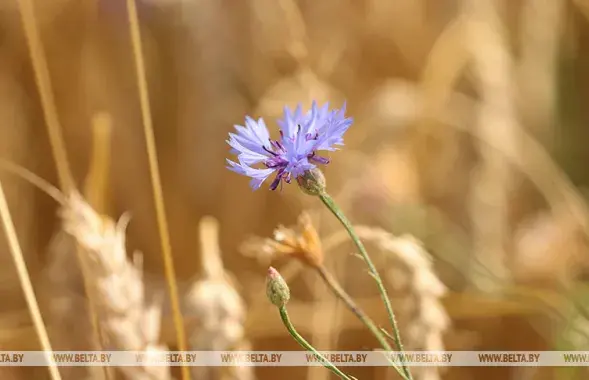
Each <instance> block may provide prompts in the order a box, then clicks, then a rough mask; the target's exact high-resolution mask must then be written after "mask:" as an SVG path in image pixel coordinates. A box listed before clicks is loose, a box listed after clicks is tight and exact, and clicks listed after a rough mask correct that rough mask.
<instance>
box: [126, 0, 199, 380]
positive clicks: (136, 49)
mask: <svg viewBox="0 0 589 380" xmlns="http://www.w3.org/2000/svg"><path fill="white" fill-rule="evenodd" d="M127 9H128V13H129V25H130V32H131V41H132V44H133V56H134V58H135V70H136V73H137V85H138V86H139V100H140V104H141V115H142V119H143V127H144V134H145V143H146V148H147V157H148V161H149V172H150V173H151V183H152V190H153V199H154V202H155V211H156V218H157V224H158V229H159V235H160V241H161V249H162V258H163V260H164V269H165V274H166V281H167V283H168V290H169V292H170V303H171V305H172V313H173V316H174V325H175V327H176V335H177V345H178V350H180V351H186V347H187V344H186V334H185V331H184V322H183V320H182V312H181V310H180V297H179V296H178V285H177V284H176V273H175V270H174V260H173V257H172V246H171V243H170V232H169V229H168V222H167V220H166V209H165V205H164V196H163V189H162V183H161V178H160V172H159V167H158V159H157V149H156V145H155V134H154V131H153V122H152V119H151V112H150V107H149V93H148V90H147V81H146V75H145V63H144V62H143V53H142V45H141V32H140V29H139V20H138V16H137V7H136V4H135V1H134V0H127ZM182 378H183V379H184V380H189V379H190V371H189V369H188V367H186V366H184V365H183V366H182Z"/></svg>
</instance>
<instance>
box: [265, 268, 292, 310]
mask: <svg viewBox="0 0 589 380" xmlns="http://www.w3.org/2000/svg"><path fill="white" fill-rule="evenodd" d="M266 296H267V297H268V299H269V300H270V302H272V304H274V305H275V306H278V307H282V306H284V305H286V303H287V302H288V300H289V299H290V289H289V288H288V285H287V284H286V281H284V278H282V276H281V275H280V273H278V271H277V270H276V269H274V268H273V267H270V268H268V276H267V277H266Z"/></svg>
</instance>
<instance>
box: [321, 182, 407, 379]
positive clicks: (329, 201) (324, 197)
mask: <svg viewBox="0 0 589 380" xmlns="http://www.w3.org/2000/svg"><path fill="white" fill-rule="evenodd" d="M319 198H320V199H321V201H322V202H323V204H325V206H327V208H328V209H329V211H331V212H332V213H333V215H335V217H336V218H337V219H338V220H339V221H340V222H341V224H342V225H343V226H344V228H345V229H346V231H348V234H349V235H350V237H351V238H352V241H353V242H354V244H355V245H356V247H357V248H358V250H359V251H360V254H361V255H362V258H363V259H364V261H365V262H366V265H368V270H369V272H370V274H371V275H372V277H374V280H375V281H376V285H377V286H378V291H379V292H380V296H381V298H382V301H383V303H384V305H385V308H386V310H387V314H388V316H389V321H390V323H391V326H392V328H393V338H394V341H395V344H396V345H397V348H398V349H399V351H401V352H403V351H404V349H403V343H402V342H401V335H400V334H399V327H398V326H397V320H396V318H395V313H394V312H393V307H392V306H391V301H390V300H389V296H388V295H387V290H386V288H385V287H384V283H383V282H382V279H381V278H380V275H379V274H378V271H377V270H376V267H375V266H374V264H373V263H372V260H371V259H370V256H368V252H366V248H364V244H362V241H360V237H359V236H358V235H357V234H356V231H354V228H353V227H352V224H351V223H350V221H349V220H348V218H346V216H345V215H344V213H343V212H342V210H341V209H340V208H339V206H338V205H337V204H336V203H335V201H334V200H333V198H331V196H330V195H329V194H327V193H326V192H325V191H323V192H322V193H320V194H319ZM403 371H404V372H405V375H406V376H407V378H408V379H409V380H412V379H413V377H412V376H411V372H410V371H409V367H407V366H406V365H403Z"/></svg>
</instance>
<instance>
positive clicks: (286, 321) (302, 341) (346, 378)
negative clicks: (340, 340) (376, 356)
mask: <svg viewBox="0 0 589 380" xmlns="http://www.w3.org/2000/svg"><path fill="white" fill-rule="evenodd" d="M278 310H279V311H280V318H281V319H282V323H284V326H285V327H286V329H287V330H288V332H289V334H290V335H291V336H292V337H293V338H294V340H296V341H297V343H298V344H300V345H301V346H302V347H303V348H304V349H306V350H307V351H311V352H312V353H313V354H315V355H316V356H317V358H318V359H319V360H321V362H322V364H323V365H324V366H325V368H327V369H329V370H330V371H331V372H333V373H335V374H336V375H338V376H339V377H340V378H342V379H344V380H353V378H352V377H350V376H348V375H346V374H345V373H343V372H342V371H341V370H340V369H339V368H337V367H336V366H335V365H333V364H332V363H331V362H330V361H328V360H327V359H325V358H324V357H323V355H321V354H320V353H319V352H317V350H316V349H315V347H313V346H311V344H310V343H309V342H307V341H306V340H305V338H303V337H302V336H301V335H300V334H299V333H298V332H297V330H295V328H294V326H293V324H292V323H291V322H290V318H289V317H288V313H287V312H286V306H280V307H279V308H278Z"/></svg>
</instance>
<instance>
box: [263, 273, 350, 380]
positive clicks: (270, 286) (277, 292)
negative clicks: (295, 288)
mask: <svg viewBox="0 0 589 380" xmlns="http://www.w3.org/2000/svg"><path fill="white" fill-rule="evenodd" d="M266 295H267V296H268V300H269V301H270V302H272V304H273V305H274V306H276V307H278V311H279V312H280V319H282V323H283V324H284V327H286V329H287V330H288V333H289V334H290V336H292V337H293V339H294V340H296V342H297V343H298V344H300V345H301V346H302V347H303V348H304V349H305V350H307V351H310V352H312V353H313V354H315V356H316V357H317V359H318V360H320V361H321V364H323V366H325V368H327V369H329V370H330V371H331V372H333V373H335V374H336V375H337V376H339V377H340V378H342V379H344V380H352V379H353V378H352V377H351V376H348V375H346V374H345V373H343V372H342V371H341V370H340V369H339V368H337V367H336V366H335V365H333V363H331V362H330V361H328V360H327V359H325V358H324V357H323V355H321V354H320V353H319V352H317V350H316V349H315V347H313V346H312V345H311V344H310V343H309V342H307V341H306V340H305V338H303V337H302V336H301V334H299V333H298V332H297V330H296V329H295V327H294V326H293V324H292V322H291V321H290V318H289V317H288V312H287V311H286V304H287V303H288V301H289V300H290V289H289V288H288V285H287V283H286V281H284V278H282V276H281V275H280V273H278V271H277V270H276V269H274V268H272V267H270V268H268V276H267V277H266Z"/></svg>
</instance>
